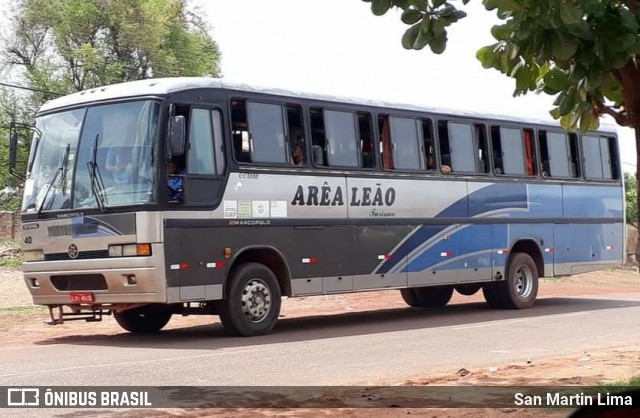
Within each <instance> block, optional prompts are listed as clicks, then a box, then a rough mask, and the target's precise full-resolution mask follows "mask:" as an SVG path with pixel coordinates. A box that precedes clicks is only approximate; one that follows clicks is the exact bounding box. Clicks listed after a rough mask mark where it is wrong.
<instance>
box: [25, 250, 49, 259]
mask: <svg viewBox="0 0 640 418" xmlns="http://www.w3.org/2000/svg"><path fill="white" fill-rule="evenodd" d="M22 258H23V259H24V261H42V260H44V251H42V250H29V251H24V252H23V253H22Z"/></svg>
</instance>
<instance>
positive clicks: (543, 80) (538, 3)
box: [363, 0, 640, 131]
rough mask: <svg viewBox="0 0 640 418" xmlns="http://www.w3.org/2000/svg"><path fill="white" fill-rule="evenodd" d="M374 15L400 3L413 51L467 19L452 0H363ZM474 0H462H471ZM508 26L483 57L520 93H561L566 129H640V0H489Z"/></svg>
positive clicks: (442, 42)
mask: <svg viewBox="0 0 640 418" xmlns="http://www.w3.org/2000/svg"><path fill="white" fill-rule="evenodd" d="M363 1H365V2H369V3H371V8H372V11H373V13H374V14H376V15H381V14H384V13H386V12H387V11H388V10H390V9H391V8H393V7H396V8H400V9H402V10H403V12H402V16H401V19H402V21H403V22H404V23H406V24H407V25H410V27H409V28H408V29H407V30H406V32H405V34H404V36H403V37H402V45H403V46H404V47H405V48H407V49H422V48H424V47H425V46H426V45H429V47H430V48H431V50H432V51H433V52H435V53H441V52H443V51H444V49H445V48H446V41H447V31H446V28H447V27H448V26H449V25H451V24H452V23H454V22H456V21H458V20H459V19H462V18H464V17H465V13H464V12H462V11H460V10H458V9H457V8H456V7H455V6H454V4H453V3H452V2H450V1H445V0H363ZM467 2H468V0H463V1H462V3H463V4H467ZM483 4H484V6H485V8H486V9H487V10H490V11H495V12H496V13H497V16H498V18H499V19H500V20H502V21H504V23H503V24H500V25H496V26H494V27H493V28H491V34H492V35H493V37H494V38H495V39H496V41H497V42H496V43H494V44H492V45H488V46H485V47H484V48H482V49H480V50H479V51H478V53H477V55H476V56H477V58H478V59H479V60H480V62H481V63H482V65H483V66H484V67H485V68H494V69H496V70H498V71H500V72H501V73H503V74H505V75H507V76H509V77H511V78H514V79H515V84H516V87H515V91H514V96H517V95H521V94H526V93H527V92H529V91H535V92H545V93H548V94H551V95H557V98H556V101H555V103H554V104H555V106H556V107H555V108H554V109H553V110H552V111H551V114H552V115H553V116H554V117H555V118H556V119H560V124H561V125H562V126H563V127H564V128H566V129H575V128H579V129H580V130H582V131H587V130H593V129H597V127H598V117H599V116H600V115H601V114H603V113H606V114H609V115H611V116H613V117H614V118H615V119H616V121H617V122H618V123H619V124H621V125H628V126H632V127H638V126H640V114H638V115H636V114H634V113H633V111H632V110H630V109H631V108H634V107H637V108H638V110H639V111H640V70H638V68H636V65H635V63H636V59H637V58H638V54H640V35H639V28H640V1H638V0H630V1H617V0H616V1H613V0H602V1H595V0H484V1H483Z"/></svg>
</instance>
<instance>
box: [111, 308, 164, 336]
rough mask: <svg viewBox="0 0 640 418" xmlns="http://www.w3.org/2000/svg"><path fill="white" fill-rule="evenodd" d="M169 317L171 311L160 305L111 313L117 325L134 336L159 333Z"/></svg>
mask: <svg viewBox="0 0 640 418" xmlns="http://www.w3.org/2000/svg"><path fill="white" fill-rule="evenodd" d="M171 315H172V312H171V310H170V309H169V308H168V307H167V306H162V305H147V306H141V307H139V308H134V309H129V310H126V311H123V312H114V313H113V317H114V318H115V320H116V322H117V323H118V325H120V326H121V327H122V328H124V329H125V330H127V331H129V332H132V333H134V334H151V333H154V332H158V331H160V330H161V329H162V328H164V326H165V325H167V323H168V322H169V320H170V319H171Z"/></svg>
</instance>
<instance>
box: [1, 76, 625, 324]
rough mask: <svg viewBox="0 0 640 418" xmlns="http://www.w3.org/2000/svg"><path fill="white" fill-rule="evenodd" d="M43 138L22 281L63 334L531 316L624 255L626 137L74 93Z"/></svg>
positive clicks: (133, 87)
mask: <svg viewBox="0 0 640 418" xmlns="http://www.w3.org/2000/svg"><path fill="white" fill-rule="evenodd" d="M34 131H35V134H34V139H33V141H32V146H31V153H30V160H29V163H28V170H27V173H26V181H25V193H24V201H23V206H22V222H23V224H22V233H23V237H22V240H23V249H24V256H25V261H24V264H23V270H24V280H25V283H26V285H27V287H28V288H29V291H30V292H31V294H32V296H33V301H34V303H36V304H39V305H46V306H48V307H49V309H50V314H51V320H50V321H49V322H50V323H52V324H57V323H62V322H63V321H68V320H73V319H84V320H88V321H97V320H100V319H102V316H103V315H108V314H113V315H114V316H115V319H116V320H117V322H118V323H119V324H120V325H121V326H122V327H123V328H125V329H126V330H128V331H131V332H155V331H159V330H160V329H162V328H163V327H164V326H165V325H166V324H167V322H168V321H169V320H170V318H171V316H172V315H173V314H183V315H185V314H211V315H219V316H220V319H221V321H222V323H223V325H224V326H225V327H226V329H227V330H228V331H229V332H230V333H231V334H235V335H243V336H251V335H260V334H266V333H268V332H270V331H271V330H272V328H273V327H274V325H275V324H276V321H277V319H278V314H279V311H280V306H281V299H282V297H283V296H288V297H294V296H301V295H304V296H309V295H327V294H337V293H348V292H359V291H370V290H382V289H398V290H399V291H400V293H401V295H402V297H403V298H404V300H405V301H406V302H407V304H409V305H410V306H413V307H419V308H436V307H442V306H444V305H446V304H447V303H448V302H449V300H450V298H451V296H452V293H453V291H454V290H455V291H457V292H459V293H461V294H464V295H471V294H474V293H475V292H477V291H479V290H482V292H483V294H484V297H485V299H486V301H487V303H488V304H489V305H490V306H492V307H495V308H506V309H523V308H529V307H531V306H532V305H533V304H534V301H535V299H536V296H537V291H538V278H539V277H542V276H548V277H557V276H566V275H571V274H577V273H583V272H587V271H591V270H597V269H603V268H610V267H613V266H617V265H620V264H621V263H622V262H623V256H624V254H625V248H624V193H623V183H622V181H621V170H620V159H619V152H618V144H617V136H616V134H615V132H613V131H599V132H590V133H587V134H579V133H572V132H566V131H564V130H562V129H560V128H559V127H558V126H556V125H553V124H548V123H541V122H536V121H529V120H518V119H514V118H506V117H493V116H491V117H490V116H486V115H484V116H483V115H479V114H470V113H459V112H449V111H439V110H435V109H427V108H420V107H414V106H400V105H391V104H387V103H376V102H368V101H356V100H348V99H341V98H337V97H328V96H319V95H310V94H300V93H294V92H290V91H284V90H273V89H261V88H256V87H252V86H247V85H238V84H228V83H226V82H225V81H223V80H218V79H211V78H168V79H151V80H142V81H136V82H130V83H123V84H117V85H110V86H106V87H102V88H97V89H93V90H88V91H83V92H79V93H74V94H71V95H69V96H65V97H62V98H58V99H55V100H52V101H50V102H48V103H46V104H45V105H44V106H43V107H42V108H41V109H40V112H39V114H38V116H37V119H36V125H35V128H34ZM14 137H15V136H14ZM13 141H15V138H14V139H13ZM14 145H15V144H14ZM13 148H15V146H14V147H13ZM14 160H15V159H14ZM168 167H169V168H168Z"/></svg>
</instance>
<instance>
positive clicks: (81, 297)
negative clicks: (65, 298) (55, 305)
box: [69, 292, 96, 303]
mask: <svg viewBox="0 0 640 418" xmlns="http://www.w3.org/2000/svg"><path fill="white" fill-rule="evenodd" d="M69 296H71V302H73V303H90V302H95V301H96V298H95V296H94V295H93V292H71V294H70V295H69Z"/></svg>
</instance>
